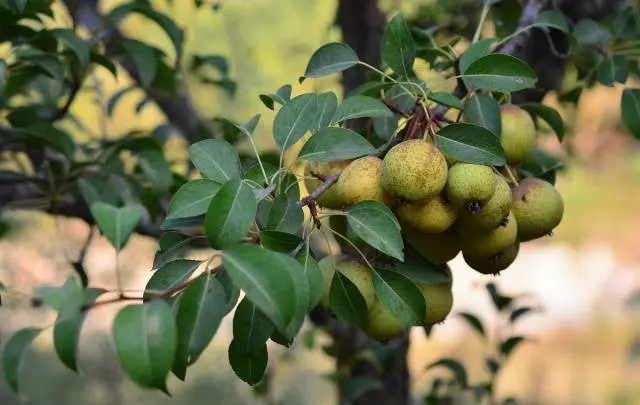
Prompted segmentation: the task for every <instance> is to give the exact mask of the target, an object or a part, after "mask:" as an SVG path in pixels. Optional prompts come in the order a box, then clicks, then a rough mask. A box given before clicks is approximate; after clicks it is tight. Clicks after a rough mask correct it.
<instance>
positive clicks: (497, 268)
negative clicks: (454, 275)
mask: <svg viewBox="0 0 640 405" xmlns="http://www.w3.org/2000/svg"><path fill="white" fill-rule="evenodd" d="M519 251H520V242H516V243H514V244H513V245H511V246H509V247H508V248H507V249H505V250H504V251H502V252H499V253H496V254H495V255H492V256H485V257H480V256H469V255H468V254H465V253H464V252H463V254H462V256H463V257H464V261H465V262H467V264H468V265H469V267H471V268H472V269H474V270H475V271H477V272H479V273H482V274H499V273H500V272H501V271H502V270H506V269H507V268H508V267H509V266H511V264H512V263H513V262H514V261H515V260H516V257H518V252H519Z"/></svg>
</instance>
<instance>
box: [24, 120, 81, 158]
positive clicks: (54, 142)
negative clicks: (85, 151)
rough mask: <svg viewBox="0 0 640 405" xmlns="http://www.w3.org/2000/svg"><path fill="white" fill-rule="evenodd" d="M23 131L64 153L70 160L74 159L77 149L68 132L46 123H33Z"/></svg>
mask: <svg viewBox="0 0 640 405" xmlns="http://www.w3.org/2000/svg"><path fill="white" fill-rule="evenodd" d="M21 130H22V131H21V132H23V133H24V134H26V135H27V136H30V137H33V138H36V139H37V140H38V141H41V142H44V143H45V144H46V145H48V146H50V147H51V148H52V149H54V150H57V151H58V152H60V153H62V154H63V155H65V156H66V157H67V158H68V159H70V160H72V159H73V155H74V154H75V149H76V147H75V144H74V142H73V139H72V138H71V137H70V136H69V134H67V133H66V132H64V131H61V130H60V129H58V128H56V127H54V126H53V125H51V124H49V123H46V122H33V123H31V124H29V125H27V126H25V127H24V128H21Z"/></svg>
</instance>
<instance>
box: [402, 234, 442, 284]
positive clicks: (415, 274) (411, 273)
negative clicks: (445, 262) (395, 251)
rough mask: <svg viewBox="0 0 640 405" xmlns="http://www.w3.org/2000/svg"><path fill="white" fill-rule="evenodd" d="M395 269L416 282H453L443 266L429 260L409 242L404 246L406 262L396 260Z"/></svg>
mask: <svg viewBox="0 0 640 405" xmlns="http://www.w3.org/2000/svg"><path fill="white" fill-rule="evenodd" d="M393 269H394V270H395V271H397V272H398V273H400V274H403V275H405V276H406V277H408V278H409V279H411V280H413V281H414V282H416V283H421V284H449V283H451V278H450V277H449V276H447V275H446V274H445V273H444V269H443V266H441V265H436V264H433V263H431V262H429V261H428V260H426V259H425V258H424V257H423V256H422V255H421V254H419V253H418V252H417V251H416V250H415V249H414V248H413V247H412V246H411V245H409V244H407V245H405V248H404V262H394V263H393Z"/></svg>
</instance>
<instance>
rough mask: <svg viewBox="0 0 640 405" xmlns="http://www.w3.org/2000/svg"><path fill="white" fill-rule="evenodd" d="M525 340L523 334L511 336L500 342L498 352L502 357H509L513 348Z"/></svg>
mask: <svg viewBox="0 0 640 405" xmlns="http://www.w3.org/2000/svg"><path fill="white" fill-rule="evenodd" d="M526 340H527V339H526V338H525V337H523V336H511V337H510V338H508V339H507V340H505V341H504V342H502V343H501V344H500V353H501V354H502V356H504V357H509V356H510V355H511V353H512V352H513V350H514V349H515V348H516V347H518V346H519V345H520V343H523V342H524V341H526Z"/></svg>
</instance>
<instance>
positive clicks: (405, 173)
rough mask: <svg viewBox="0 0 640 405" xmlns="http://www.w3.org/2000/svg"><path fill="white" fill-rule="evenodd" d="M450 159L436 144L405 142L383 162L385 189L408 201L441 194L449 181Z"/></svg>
mask: <svg viewBox="0 0 640 405" xmlns="http://www.w3.org/2000/svg"><path fill="white" fill-rule="evenodd" d="M447 172H448V168H447V160H446V159H445V157H444V155H443V154H442V152H440V150H438V148H436V147H435V146H434V145H433V144H431V143H427V142H425V141H423V140H420V139H411V140H409V141H405V142H402V143H400V144H398V145H396V146H394V147H393V148H391V149H390V150H389V152H387V154H386V156H385V157H384V160H383V161H382V175H381V183H382V187H383V188H384V189H385V190H386V191H387V192H388V193H389V194H391V195H394V196H396V197H400V198H402V199H404V200H407V201H412V202H416V201H422V200H427V199H429V198H433V197H435V196H436V195H438V194H439V193H440V192H441V191H442V189H443V188H444V185H445V183H446V182H447Z"/></svg>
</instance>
